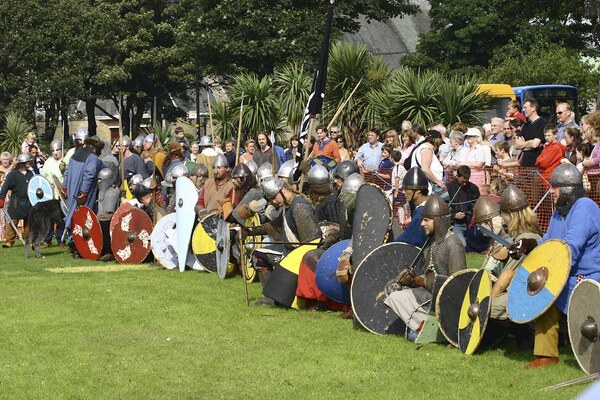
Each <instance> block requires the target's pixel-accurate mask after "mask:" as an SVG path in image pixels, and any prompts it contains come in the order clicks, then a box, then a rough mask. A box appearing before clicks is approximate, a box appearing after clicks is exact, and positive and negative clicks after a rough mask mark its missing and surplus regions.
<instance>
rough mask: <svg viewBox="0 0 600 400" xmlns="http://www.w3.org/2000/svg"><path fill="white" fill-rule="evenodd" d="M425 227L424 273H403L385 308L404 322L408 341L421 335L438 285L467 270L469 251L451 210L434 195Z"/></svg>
mask: <svg viewBox="0 0 600 400" xmlns="http://www.w3.org/2000/svg"><path fill="white" fill-rule="evenodd" d="M421 226H423V228H424V229H425V233H426V234H427V236H428V237H429V240H428V242H427V244H426V245H425V249H424V251H423V268H422V269H421V271H423V273H422V274H417V273H416V272H415V271H409V270H406V269H405V270H403V271H402V272H400V274H399V276H398V278H397V279H396V280H395V281H394V282H391V283H390V284H388V285H387V286H386V288H385V291H386V293H389V294H388V297H387V299H386V300H385V304H386V305H387V306H388V307H390V308H391V309H392V310H393V311H394V312H395V313H396V314H398V316H399V317H400V318H401V319H402V320H403V321H404V323H405V324H406V327H407V337H408V339H409V340H411V341H414V340H415V339H416V338H417V334H418V332H419V331H420V329H421V327H422V325H423V323H424V322H425V320H426V318H427V314H428V312H429V310H430V308H431V302H432V301H435V299H434V298H433V295H432V292H433V289H434V283H436V286H437V284H439V283H441V282H440V281H441V280H443V279H444V278H447V277H448V276H450V275H452V274H453V273H455V272H456V271H459V270H461V269H465V268H466V266H467V262H466V258H465V247H464V246H463V244H462V243H461V241H460V239H458V237H457V236H456V235H455V234H454V233H453V232H452V230H451V229H450V209H449V208H448V205H447V204H446V203H445V202H444V200H442V198H441V197H439V196H438V195H432V196H431V197H430V198H429V199H428V200H427V202H426V203H425V206H424V207H423V221H422V222H421Z"/></svg>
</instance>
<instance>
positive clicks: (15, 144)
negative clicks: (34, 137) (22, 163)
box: [0, 111, 32, 155]
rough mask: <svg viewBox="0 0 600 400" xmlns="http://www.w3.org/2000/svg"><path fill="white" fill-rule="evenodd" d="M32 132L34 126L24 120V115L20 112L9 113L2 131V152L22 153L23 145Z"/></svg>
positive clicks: (0, 136)
mask: <svg viewBox="0 0 600 400" xmlns="http://www.w3.org/2000/svg"><path fill="white" fill-rule="evenodd" d="M31 131H32V126H31V124H29V122H28V121H27V120H26V119H25V118H23V115H22V114H21V113H20V112H18V111H9V112H8V113H7V114H6V117H5V119H4V127H3V128H2V130H1V131H0V139H2V150H3V151H8V152H9V153H11V154H13V155H14V154H17V155H18V154H20V153H21V144H22V143H23V140H25V137H26V136H27V134H28V133H29V132H31Z"/></svg>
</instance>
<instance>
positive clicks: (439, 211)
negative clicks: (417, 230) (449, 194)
mask: <svg viewBox="0 0 600 400" xmlns="http://www.w3.org/2000/svg"><path fill="white" fill-rule="evenodd" d="M449 215H450V208H448V204H446V202H445V201H444V200H443V199H442V198H441V197H440V196H438V195H437V194H433V195H431V196H430V197H429V198H428V199H427V201H426V202H425V205H424V206H423V218H435V217H447V216H449Z"/></svg>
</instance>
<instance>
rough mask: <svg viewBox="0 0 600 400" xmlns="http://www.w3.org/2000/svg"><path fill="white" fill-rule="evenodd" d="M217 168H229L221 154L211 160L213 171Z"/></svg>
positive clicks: (225, 158)
mask: <svg viewBox="0 0 600 400" xmlns="http://www.w3.org/2000/svg"><path fill="white" fill-rule="evenodd" d="M218 167H225V168H229V162H228V161H227V157H225V156H224V155H223V154H217V155H216V156H215V159H214V160H213V169H217V168H218Z"/></svg>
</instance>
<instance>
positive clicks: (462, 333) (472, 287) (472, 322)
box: [458, 269, 492, 355]
mask: <svg viewBox="0 0 600 400" xmlns="http://www.w3.org/2000/svg"><path fill="white" fill-rule="evenodd" d="M491 293H492V279H491V276H490V273H489V272H488V270H486V269H480V270H479V271H477V273H476V274H475V276H474V277H473V279H471V282H470V283H469V288H468V289H467V292H466V293H465V295H464V299H463V302H462V306H461V308H460V319H459V321H458V348H459V349H460V351H462V352H463V353H464V354H467V355H471V354H473V353H474V352H475V350H477V347H478V346H479V343H480V342H481V339H482V338H483V334H484V332H485V327H486V325H487V321H488V319H489V317H490V312H491V310H492V300H491V296H490V294H491Z"/></svg>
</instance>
